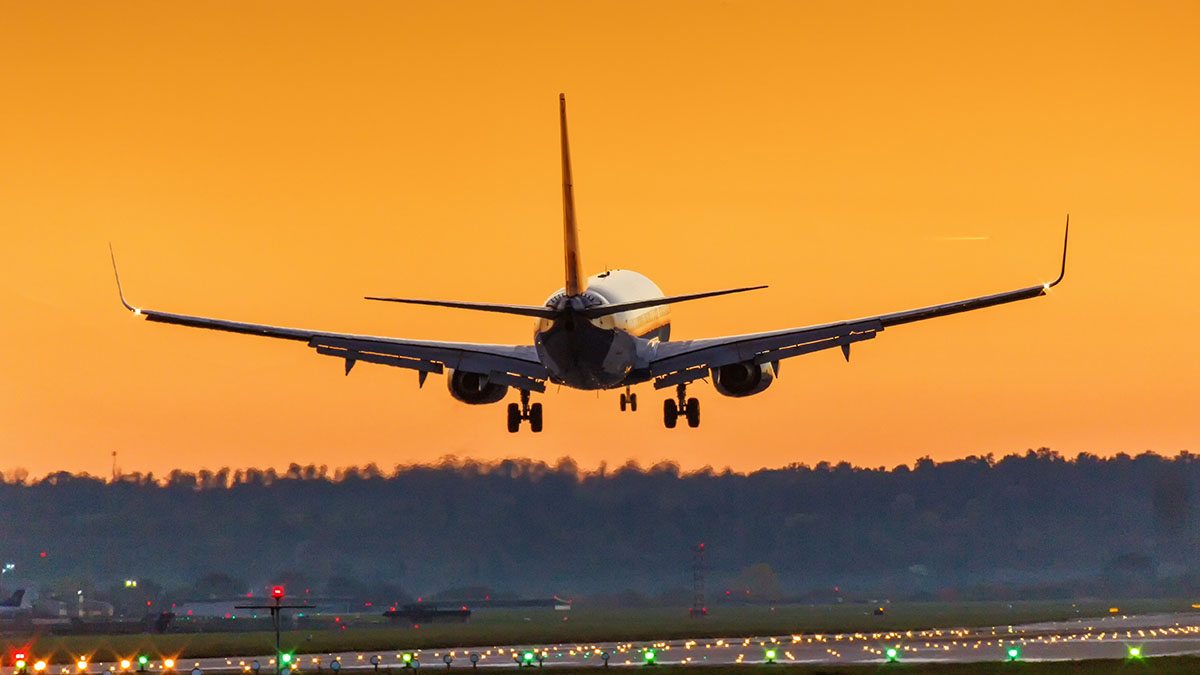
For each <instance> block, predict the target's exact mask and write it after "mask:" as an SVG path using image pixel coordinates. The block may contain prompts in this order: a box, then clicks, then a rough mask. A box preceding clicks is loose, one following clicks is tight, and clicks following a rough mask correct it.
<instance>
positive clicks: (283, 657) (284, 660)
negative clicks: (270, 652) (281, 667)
mask: <svg viewBox="0 0 1200 675" xmlns="http://www.w3.org/2000/svg"><path fill="white" fill-rule="evenodd" d="M279 660H280V662H282V663H291V662H292V655H291V654H280V655H279Z"/></svg>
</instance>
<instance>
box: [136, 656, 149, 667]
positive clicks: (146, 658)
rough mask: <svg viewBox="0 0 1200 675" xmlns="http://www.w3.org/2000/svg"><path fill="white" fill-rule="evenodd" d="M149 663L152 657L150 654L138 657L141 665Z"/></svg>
mask: <svg viewBox="0 0 1200 675" xmlns="http://www.w3.org/2000/svg"><path fill="white" fill-rule="evenodd" d="M147 663H150V657H149V656H146V655H145V654H142V655H141V656H139V657H138V665H139V666H144V665H146V664H147Z"/></svg>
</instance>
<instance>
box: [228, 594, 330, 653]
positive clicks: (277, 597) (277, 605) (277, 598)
mask: <svg viewBox="0 0 1200 675" xmlns="http://www.w3.org/2000/svg"><path fill="white" fill-rule="evenodd" d="M271 599H272V600H274V602H273V603H272V604H269V605H235V606H234V609H266V610H270V612H271V624H272V626H273V627H274V628H275V672H276V674H279V673H282V672H284V670H286V668H285V667H284V662H285V661H286V662H287V668H291V666H292V655H291V654H284V653H283V648H282V647H280V645H279V615H280V612H281V611H282V610H285V609H309V608H311V607H312V605H285V604H283V586H272V587H271Z"/></svg>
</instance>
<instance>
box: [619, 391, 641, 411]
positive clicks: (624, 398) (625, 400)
mask: <svg viewBox="0 0 1200 675" xmlns="http://www.w3.org/2000/svg"><path fill="white" fill-rule="evenodd" d="M626 409H628V410H629V412H637V394H634V393H633V392H631V391H629V387H625V393H623V394H621V412H625V410H626Z"/></svg>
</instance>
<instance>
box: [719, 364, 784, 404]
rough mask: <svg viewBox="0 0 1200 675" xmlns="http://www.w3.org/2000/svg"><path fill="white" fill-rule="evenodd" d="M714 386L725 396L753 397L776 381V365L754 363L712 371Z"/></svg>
mask: <svg viewBox="0 0 1200 675" xmlns="http://www.w3.org/2000/svg"><path fill="white" fill-rule="evenodd" d="M712 377H713V386H714V387H716V389H717V391H718V392H720V393H721V394H723V395H725V396H753V395H754V394H757V393H760V392H761V391H763V390H764V389H766V388H767V387H769V386H771V382H773V381H774V380H775V365H774V364H771V363H764V364H762V365H759V364H757V363H755V362H753V361H742V362H740V363H731V364H729V365H727V366H721V367H720V368H713V369H712Z"/></svg>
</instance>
